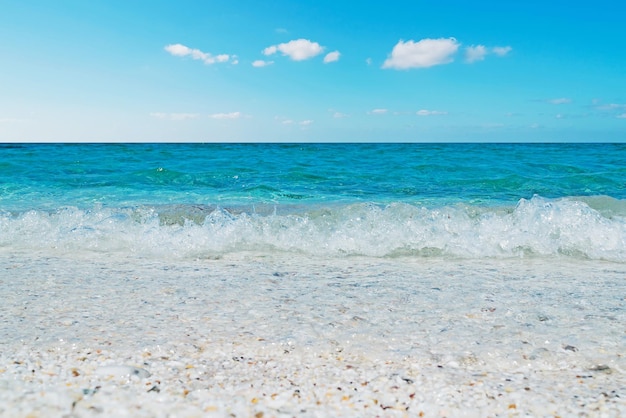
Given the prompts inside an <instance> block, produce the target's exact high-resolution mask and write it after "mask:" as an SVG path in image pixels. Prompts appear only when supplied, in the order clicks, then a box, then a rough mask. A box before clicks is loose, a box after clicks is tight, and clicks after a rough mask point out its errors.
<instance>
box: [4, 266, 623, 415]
mask: <svg viewBox="0 0 626 418" xmlns="http://www.w3.org/2000/svg"><path fill="white" fill-rule="evenodd" d="M552 261H554V260H552ZM1 264H2V266H3V268H2V270H1V271H0V297H2V300H3V309H2V312H1V313H0V318H1V321H0V335H2V341H1V342H0V415H2V416H11V417H27V416H28V417H92V416H133V417H135V416H139V417H166V416H167V417H194V416H238V417H245V416H257V417H260V416H265V417H272V416H320V417H321V416H432V417H441V416H445V417H456V416H468V417H474V416H476V417H478V416H483V417H486V416H493V417H496V416H513V417H516V416H520V417H521V416H561V417H565V416H607V417H611V416H620V415H623V414H626V375H625V374H624V372H625V371H626V360H625V359H624V357H623V355H624V347H625V334H624V327H623V324H624V323H625V321H626V317H625V313H624V306H625V304H626V287H625V285H624V281H623V278H624V277H625V275H626V269H625V268H624V266H623V265H621V264H614V263H608V262H600V261H598V262H580V261H572V260H569V261H567V260H564V261H563V262H559V263H554V262H552V263H551V264H547V263H546V262H545V261H540V260H534V261H533V260H522V259H520V260H499V261H498V260H492V261H489V260H480V261H476V260H474V261H457V262H451V261H450V260H448V261H446V262H443V261H440V260H436V259H412V260H409V259H407V260H403V259H369V258H358V257H355V258H344V259H337V260H332V259H330V260H322V259H318V260H316V259H304V258H299V257H296V256H293V255H290V256H289V257H281V256H279V255H276V256H272V257H270V256H267V255H265V256H262V255H258V254H238V255H236V254H231V255H228V256H227V257H224V258H220V259H215V260H196V261H184V262H176V263H175V262H171V261H170V262H156V261H154V260H141V259H137V258H130V257H129V258H124V257H119V258H116V259H115V260H112V259H111V258H110V257H105V256H102V257H95V256H94V255H93V254H91V255H89V257H87V256H85V257H83V258H81V257H76V258H74V259H67V258H62V257H59V258H55V257H53V256H50V255H48V256H46V257H38V256H36V255H32V254H31V255H20V254H3V255H2V263H1Z"/></svg>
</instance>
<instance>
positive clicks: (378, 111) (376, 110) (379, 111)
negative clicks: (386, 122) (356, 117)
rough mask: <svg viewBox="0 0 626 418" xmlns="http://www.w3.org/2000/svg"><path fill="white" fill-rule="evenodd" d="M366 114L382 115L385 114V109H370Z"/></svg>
mask: <svg viewBox="0 0 626 418" xmlns="http://www.w3.org/2000/svg"><path fill="white" fill-rule="evenodd" d="M367 113H369V114H371V115H384V114H385V113H387V109H372V110H370V111H369V112H367Z"/></svg>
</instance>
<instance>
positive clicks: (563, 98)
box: [548, 97, 572, 105]
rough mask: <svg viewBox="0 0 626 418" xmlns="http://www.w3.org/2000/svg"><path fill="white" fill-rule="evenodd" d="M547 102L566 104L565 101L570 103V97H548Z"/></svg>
mask: <svg viewBox="0 0 626 418" xmlns="http://www.w3.org/2000/svg"><path fill="white" fill-rule="evenodd" d="M548 103H551V104H555V105H560V104H567V103H572V99H568V98H566V97H560V98H558V99H550V100H548Z"/></svg>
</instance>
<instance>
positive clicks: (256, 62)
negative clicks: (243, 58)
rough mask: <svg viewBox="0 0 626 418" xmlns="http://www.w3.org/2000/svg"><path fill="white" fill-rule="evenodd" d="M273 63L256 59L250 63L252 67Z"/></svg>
mask: <svg viewBox="0 0 626 418" xmlns="http://www.w3.org/2000/svg"><path fill="white" fill-rule="evenodd" d="M272 64H274V61H263V60H256V61H254V62H253V63H252V66H253V67H257V68H260V67H267V66H268V65H272Z"/></svg>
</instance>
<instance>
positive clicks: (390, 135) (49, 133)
mask: <svg viewBox="0 0 626 418" xmlns="http://www.w3.org/2000/svg"><path fill="white" fill-rule="evenodd" d="M292 41H297V42H292ZM625 44H626V3H623V2H619V1H616V0H613V1H605V0H598V1H595V2H571V1H561V0H557V1H549V0H547V1H537V0H529V1H524V2H503V1H477V2H469V1H460V0H459V1H456V0H451V1H445V2H434V1H418V0H412V1H408V0H400V1H369V2H368V1H365V2H356V1H337V0H335V1H329V0H298V1H294V0H268V1H262V0H256V1H254V0H239V1H237V0H213V1H197V0H195V1H189V0H178V1H164V0H151V1H144V0H134V1H128V0H124V1H122V0H89V1H85V0H55V1H50V0H0V141H32V142H35V141H36V142H42V141H59V142H65V141H132V142H135V141H246V142H248V141H263V142H268V141H270V142H274V141H320V142H322V141H356V142H361V141H378V142H388V141H395V142H397V141H403V142H404V141H416V142H418V141H419V142H437V141H455V142H457V141H484V142H494V141H498V142H510V141H515V142H526V141H550V142H552V141H558V142H562V141H563V142H579V141H590V142H594V141H602V142H626V53H625V52H624V51H625V50H626V49H625V46H624V45H625ZM307 51H308V54H307ZM272 52H273V53H272ZM333 52H336V53H335V54H330V53H333ZM329 54H330V55H329ZM325 61H328V62H325Z"/></svg>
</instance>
